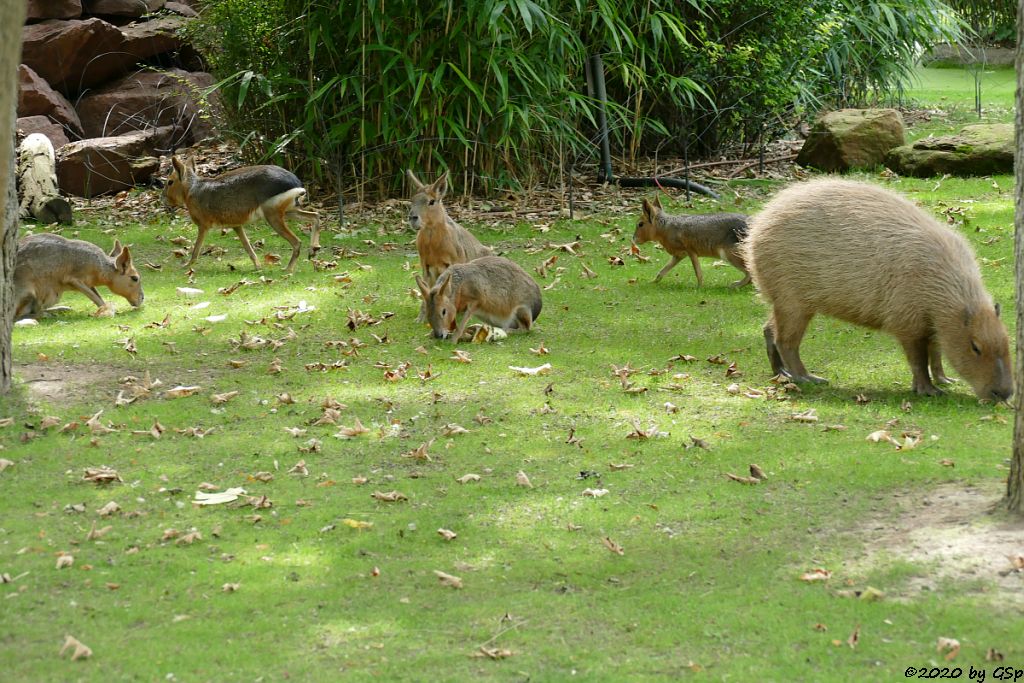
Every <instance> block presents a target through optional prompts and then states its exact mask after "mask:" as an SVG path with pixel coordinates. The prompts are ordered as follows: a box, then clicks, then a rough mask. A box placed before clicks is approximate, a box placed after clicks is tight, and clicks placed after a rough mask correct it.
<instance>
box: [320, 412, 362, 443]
mask: <svg viewBox="0 0 1024 683" xmlns="http://www.w3.org/2000/svg"><path fill="white" fill-rule="evenodd" d="M325 412H326V411H325ZM369 432H370V430H369V429H367V428H366V427H364V426H363V423H362V422H360V421H359V418H358V417H357V418H356V419H355V424H353V425H352V426H351V427H344V426H343V427H342V428H341V429H339V430H338V433H337V434H335V435H334V436H335V438H338V439H354V438H356V437H357V436H359V435H360V434H368V433H369Z"/></svg>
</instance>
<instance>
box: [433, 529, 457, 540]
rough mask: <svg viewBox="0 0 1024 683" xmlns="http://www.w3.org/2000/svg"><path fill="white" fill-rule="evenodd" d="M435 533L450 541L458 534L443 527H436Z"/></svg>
mask: <svg viewBox="0 0 1024 683" xmlns="http://www.w3.org/2000/svg"><path fill="white" fill-rule="evenodd" d="M437 534H438V536H440V537H441V538H443V539H444V540H446V541H451V540H453V539H455V538H457V537H458V534H456V533H455V532H454V531H452V530H451V529H444V528H442V529H438V530H437Z"/></svg>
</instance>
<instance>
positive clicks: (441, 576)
mask: <svg viewBox="0 0 1024 683" xmlns="http://www.w3.org/2000/svg"><path fill="white" fill-rule="evenodd" d="M434 576H436V577H437V580H438V581H440V582H441V585H442V586H448V587H449V588H462V579H461V578H459V577H458V576H452V575H451V574H445V573H444V572H442V571H438V570H437V569H435V570H434Z"/></svg>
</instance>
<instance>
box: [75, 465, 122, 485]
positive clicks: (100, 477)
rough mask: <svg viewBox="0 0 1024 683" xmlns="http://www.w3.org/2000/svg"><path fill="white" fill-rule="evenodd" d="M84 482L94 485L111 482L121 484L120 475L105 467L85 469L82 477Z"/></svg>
mask: <svg viewBox="0 0 1024 683" xmlns="http://www.w3.org/2000/svg"><path fill="white" fill-rule="evenodd" d="M82 479H84V480H85V481H91V482H93V483H94V484H109V483H111V482H115V481H118V482H123V481H124V480H123V479H121V475H120V474H118V473H117V470H115V469H111V468H110V467H107V466H106V465H102V466H100V467H86V468H85V474H84V475H83V476H82Z"/></svg>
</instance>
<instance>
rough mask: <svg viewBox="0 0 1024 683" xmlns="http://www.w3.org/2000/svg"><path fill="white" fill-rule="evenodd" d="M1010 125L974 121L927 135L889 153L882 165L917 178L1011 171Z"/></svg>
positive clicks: (1012, 140) (1013, 144) (1011, 144)
mask: <svg viewBox="0 0 1024 683" xmlns="http://www.w3.org/2000/svg"><path fill="white" fill-rule="evenodd" d="M1015 147H1016V143H1015V141H1014V132H1013V124H1010V123H992V124H984V123H978V124H974V125H971V126H965V127H964V128H963V130H961V131H960V132H959V133H957V134H956V135H948V136H944V137H937V138H936V137H927V138H924V139H923V140H918V141H917V142H915V143H913V144H911V145H903V146H902V147H897V148H896V149H894V150H892V151H891V152H889V154H888V155H887V156H886V158H885V163H886V165H887V166H888V167H889V168H891V169H892V170H894V171H896V172H897V173H900V174H903V175H909V176H916V177H918V178H927V177H930V176H937V175H945V174H947V173H948V174H950V175H954V176H979V175H992V174H996V173H1013V154H1014V149H1015Z"/></svg>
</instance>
